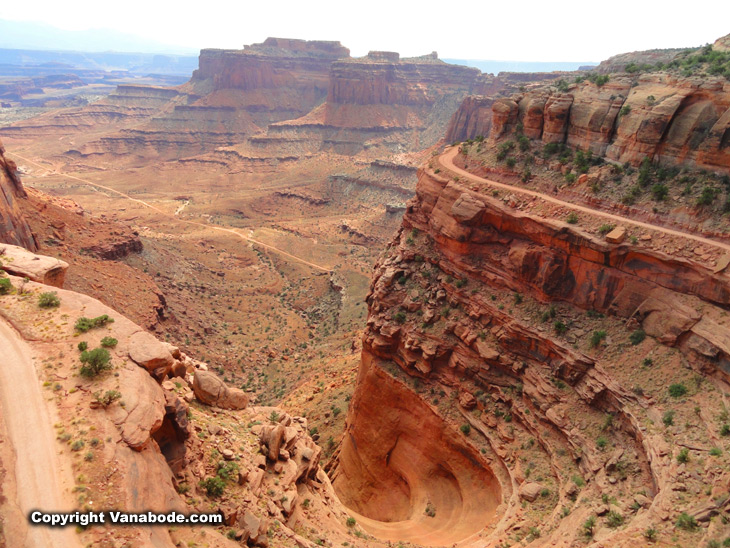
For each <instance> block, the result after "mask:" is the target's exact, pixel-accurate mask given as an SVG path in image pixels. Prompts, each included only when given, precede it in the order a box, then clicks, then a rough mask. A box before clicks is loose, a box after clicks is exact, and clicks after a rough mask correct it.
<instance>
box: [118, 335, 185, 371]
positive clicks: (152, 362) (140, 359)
mask: <svg viewBox="0 0 730 548" xmlns="http://www.w3.org/2000/svg"><path fill="white" fill-rule="evenodd" d="M129 357H130V358H131V359H132V361H133V362H135V363H136V364H138V365H141V366H142V367H144V368H145V369H146V370H147V371H149V372H150V373H155V372H156V373H157V375H156V376H158V378H162V377H160V376H159V375H160V374H161V373H164V374H166V373H167V372H168V371H169V369H170V368H171V367H172V366H173V364H174V362H175V360H174V358H173V357H172V354H171V353H170V350H168V347H167V345H166V344H165V343H163V342H161V341H158V340H157V339H156V338H155V337H154V336H153V335H152V334H151V333H147V332H146V331H138V332H137V333H135V334H134V335H132V336H131V337H130V338H129ZM164 374H163V375H162V376H163V377H164Z"/></svg>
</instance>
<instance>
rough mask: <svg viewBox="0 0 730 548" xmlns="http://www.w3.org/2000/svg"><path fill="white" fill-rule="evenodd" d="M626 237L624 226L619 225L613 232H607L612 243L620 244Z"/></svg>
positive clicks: (607, 237)
mask: <svg viewBox="0 0 730 548" xmlns="http://www.w3.org/2000/svg"><path fill="white" fill-rule="evenodd" d="M625 239H626V229H625V228H624V227H622V226H617V227H616V228H614V229H613V230H612V231H611V232H609V233H608V234H606V241H607V242H608V243H610V244H620V243H621V242H623V241H624V240H625Z"/></svg>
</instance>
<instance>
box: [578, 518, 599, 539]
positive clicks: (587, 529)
mask: <svg viewBox="0 0 730 548" xmlns="http://www.w3.org/2000/svg"><path fill="white" fill-rule="evenodd" d="M595 526H596V516H591V517H589V518H588V519H587V520H585V521H584V522H583V525H582V526H581V528H582V529H583V534H584V535H585V536H586V537H588V538H592V537H593V529H594V528H595Z"/></svg>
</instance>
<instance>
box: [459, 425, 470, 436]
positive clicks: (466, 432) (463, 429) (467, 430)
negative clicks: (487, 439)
mask: <svg viewBox="0 0 730 548" xmlns="http://www.w3.org/2000/svg"><path fill="white" fill-rule="evenodd" d="M459 430H461V432H462V433H463V434H464V435H465V436H468V435H469V434H470V433H471V424H469V423H466V424H462V425H461V426H460V427H459Z"/></svg>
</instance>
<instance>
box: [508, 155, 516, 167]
mask: <svg viewBox="0 0 730 548" xmlns="http://www.w3.org/2000/svg"><path fill="white" fill-rule="evenodd" d="M506 163H507V167H508V168H510V169H512V168H513V167H515V166H516V165H517V160H515V159H514V158H512V157H509V158H507V162H506Z"/></svg>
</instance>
